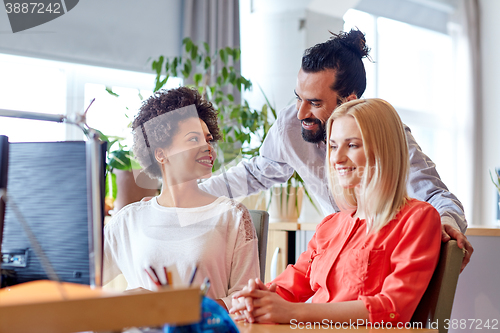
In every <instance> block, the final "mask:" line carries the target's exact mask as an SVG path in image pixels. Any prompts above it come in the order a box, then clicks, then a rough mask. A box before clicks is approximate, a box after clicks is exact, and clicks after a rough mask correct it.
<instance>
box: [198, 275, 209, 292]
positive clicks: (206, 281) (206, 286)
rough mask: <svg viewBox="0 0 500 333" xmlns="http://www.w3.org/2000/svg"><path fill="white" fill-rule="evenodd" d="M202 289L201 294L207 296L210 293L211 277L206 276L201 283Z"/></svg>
mask: <svg viewBox="0 0 500 333" xmlns="http://www.w3.org/2000/svg"><path fill="white" fill-rule="evenodd" d="M200 289H201V294H202V295H203V296H205V295H206V294H207V293H208V289H210V279H209V278H207V277H206V278H205V279H204V280H203V283H202V284H201V287H200Z"/></svg>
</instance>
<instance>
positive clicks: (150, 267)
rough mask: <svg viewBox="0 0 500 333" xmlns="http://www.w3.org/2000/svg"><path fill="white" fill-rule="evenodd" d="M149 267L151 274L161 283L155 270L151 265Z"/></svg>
mask: <svg viewBox="0 0 500 333" xmlns="http://www.w3.org/2000/svg"><path fill="white" fill-rule="evenodd" d="M149 269H151V272H153V274H154V275H155V277H156V281H158V283H159V284H161V282H160V277H159V276H158V274H156V271H155V269H154V268H153V266H149Z"/></svg>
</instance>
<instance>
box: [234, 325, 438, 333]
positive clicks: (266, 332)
mask: <svg viewBox="0 0 500 333" xmlns="http://www.w3.org/2000/svg"><path fill="white" fill-rule="evenodd" d="M237 326H238V329H239V330H240V333H282V332H297V331H303V330H304V331H305V330H306V329H307V331H311V330H312V331H324V330H325V329H328V328H330V329H331V330H338V331H344V332H345V331H347V332H364V333H368V332H372V333H374V332H380V333H383V332H395V330H396V331H397V332H406V333H430V332H436V333H437V332H439V331H438V330H437V329H436V330H434V329H427V328H421V329H417V328H414V329H412V328H408V329H404V328H402V329H396V326H394V327H393V329H389V328H378V329H377V328H376V326H374V327H373V328H370V327H365V326H359V327H358V328H348V327H347V326H348V325H345V326H346V327H345V328H341V327H339V328H335V326H333V325H328V324H326V325H323V326H322V327H321V325H320V324H317V325H316V328H313V327H310V328H307V327H306V326H298V325H296V324H293V325H272V324H271V325H268V324H247V323H237Z"/></svg>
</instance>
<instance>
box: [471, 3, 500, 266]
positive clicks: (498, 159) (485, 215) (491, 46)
mask: <svg viewBox="0 0 500 333" xmlns="http://www.w3.org/2000/svg"><path fill="white" fill-rule="evenodd" d="M479 5H480V20H481V52H482V59H481V60H482V68H483V71H482V76H483V77H482V85H483V96H482V101H483V119H482V130H480V131H479V133H480V137H481V139H482V143H479V146H480V147H481V148H482V150H483V158H482V161H476V162H477V163H481V164H482V165H481V168H479V170H480V174H478V175H475V177H476V179H477V182H479V183H480V184H481V186H482V189H481V190H480V193H481V195H482V199H481V201H482V207H481V209H480V215H479V216H480V218H479V221H473V223H474V224H485V225H492V224H495V223H497V222H496V207H497V202H496V200H497V195H496V189H495V187H494V186H493V184H492V183H491V180H490V176H489V172H488V170H494V169H495V167H500V130H499V127H500V110H499V108H500V102H499V99H498V96H499V90H500V60H499V59H500V46H499V43H498V33H499V31H500V20H499V19H498V17H499V15H500V1H498V0H479ZM473 259H474V258H473Z"/></svg>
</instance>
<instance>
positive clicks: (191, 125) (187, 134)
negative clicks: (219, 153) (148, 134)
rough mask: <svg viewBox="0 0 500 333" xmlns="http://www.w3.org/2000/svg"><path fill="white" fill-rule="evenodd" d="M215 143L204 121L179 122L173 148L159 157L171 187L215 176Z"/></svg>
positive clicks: (161, 150) (190, 119) (166, 149)
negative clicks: (213, 172)
mask: <svg viewBox="0 0 500 333" xmlns="http://www.w3.org/2000/svg"><path fill="white" fill-rule="evenodd" d="M212 140H213V137H212V134H210V131H209V130H208V127H207V124H205V122H204V121H203V120H201V119H199V118H194V117H193V118H188V119H186V120H183V121H181V122H179V125H178V129H177V133H176V134H175V136H174V137H173V138H172V143H171V144H170V146H169V147H168V148H165V149H159V150H158V151H157V153H156V156H157V160H158V161H159V162H160V164H162V165H163V168H162V169H164V173H166V175H164V177H165V176H166V177H167V178H168V183H169V185H174V184H180V183H184V182H187V181H192V180H196V179H202V178H209V177H210V176H211V175H212V166H213V164H214V161H215V158H216V155H215V149H214V148H213V146H212Z"/></svg>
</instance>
